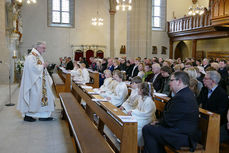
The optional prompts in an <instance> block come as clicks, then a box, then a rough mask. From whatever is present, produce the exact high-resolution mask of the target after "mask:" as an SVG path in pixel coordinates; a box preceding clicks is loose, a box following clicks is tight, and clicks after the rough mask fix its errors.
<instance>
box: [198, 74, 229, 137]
mask: <svg viewBox="0 0 229 153" xmlns="http://www.w3.org/2000/svg"><path fill="white" fill-rule="evenodd" d="M220 79H221V76H220V74H219V73H218V72H217V71H207V72H206V75H205V77H204V80H203V82H204V86H205V87H203V88H202V90H201V91H200V94H199V96H198V97H197V100H198V103H199V104H201V105H202V108H203V109H206V110H209V111H212V112H214V113H217V114H220V125H221V128H220V142H223V141H226V140H228V138H229V133H228V131H227V130H226V127H227V125H226V124H227V110H228V106H229V104H228V96H227V94H226V92H225V90H223V89H222V88H221V87H220V86H219V85H218V83H219V81H220Z"/></svg>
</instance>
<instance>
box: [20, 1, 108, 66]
mask: <svg viewBox="0 0 229 153" xmlns="http://www.w3.org/2000/svg"><path fill="white" fill-rule="evenodd" d="M99 2H100V5H97V1H95V0H75V28H55V27H48V26H47V0H40V1H38V2H37V4H31V5H27V4H24V5H23V11H22V19H23V43H22V44H21V45H20V51H21V52H22V54H24V53H26V52H27V49H28V48H31V46H32V44H34V43H35V42H36V41H38V40H44V41H46V42H47V53H45V55H44V56H45V58H46V60H47V61H48V62H58V58H59V57H63V56H72V49H71V45H104V46H107V51H108V49H109V43H110V42H109V37H110V36H109V27H110V25H109V23H110V20H109V1H107V0H99ZM97 10H99V15H101V16H102V17H103V18H104V26H103V27H94V26H92V25H91V18H92V17H94V16H95V15H96V14H97ZM106 54H108V53H107V52H106V53H105V55H106ZM108 56H109V54H108Z"/></svg>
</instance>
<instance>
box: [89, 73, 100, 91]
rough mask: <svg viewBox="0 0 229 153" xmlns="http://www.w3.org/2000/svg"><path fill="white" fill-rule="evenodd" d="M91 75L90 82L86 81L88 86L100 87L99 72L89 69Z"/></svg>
mask: <svg viewBox="0 0 229 153" xmlns="http://www.w3.org/2000/svg"><path fill="white" fill-rule="evenodd" d="M88 72H89V75H90V82H89V83H86V85H88V86H92V87H93V88H99V73H98V72H95V71H90V70H89V71H88Z"/></svg>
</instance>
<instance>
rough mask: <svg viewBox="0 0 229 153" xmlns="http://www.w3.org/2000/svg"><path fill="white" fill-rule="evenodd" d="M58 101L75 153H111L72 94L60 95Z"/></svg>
mask: <svg viewBox="0 0 229 153" xmlns="http://www.w3.org/2000/svg"><path fill="white" fill-rule="evenodd" d="M60 99H61V104H62V107H63V111H64V114H65V116H66V119H67V120H68V124H69V130H70V133H71V136H73V139H74V142H75V146H76V150H77V153H113V150H112V149H111V148H110V146H109V145H108V143H107V142H106V140H105V139H104V137H103V136H102V135H101V134H100V133H99V131H98V130H97V129H96V127H95V126H94V125H93V123H92V122H91V120H90V119H89V117H88V116H87V114H86V112H85V111H84V110H83V108H82V107H81V105H80V104H79V102H77V100H76V99H75V97H74V96H73V95H72V93H60Z"/></svg>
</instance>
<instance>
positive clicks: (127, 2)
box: [116, 0, 132, 11]
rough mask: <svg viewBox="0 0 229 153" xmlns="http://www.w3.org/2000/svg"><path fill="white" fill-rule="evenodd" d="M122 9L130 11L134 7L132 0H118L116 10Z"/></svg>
mask: <svg viewBox="0 0 229 153" xmlns="http://www.w3.org/2000/svg"><path fill="white" fill-rule="evenodd" d="M120 9H122V11H125V10H128V11H130V10H131V9H132V0H116V10H117V11H118V10H120Z"/></svg>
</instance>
